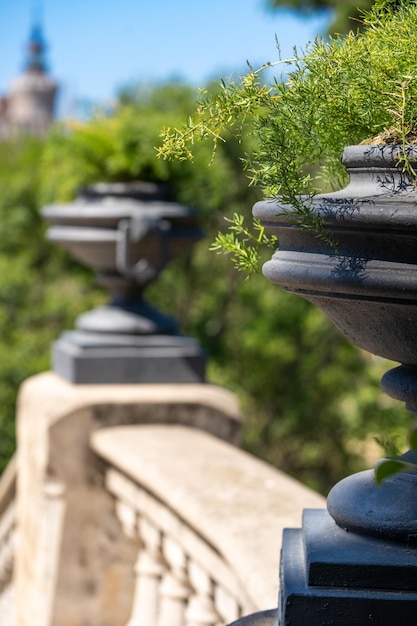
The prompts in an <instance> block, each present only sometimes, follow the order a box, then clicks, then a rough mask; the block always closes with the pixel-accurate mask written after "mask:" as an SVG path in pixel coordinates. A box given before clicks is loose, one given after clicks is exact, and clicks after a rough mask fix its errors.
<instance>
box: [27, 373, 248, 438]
mask: <svg viewBox="0 0 417 626" xmlns="http://www.w3.org/2000/svg"><path fill="white" fill-rule="evenodd" d="M128 405H130V406H136V407H138V406H141V407H146V406H155V405H160V406H169V407H171V410H170V415H172V417H171V418H169V419H171V421H172V422H175V421H176V420H180V423H184V424H188V423H190V422H192V424H193V425H194V426H195V427H196V428H201V429H202V430H207V431H208V432H211V433H213V434H215V435H216V436H218V437H220V438H224V439H226V440H228V441H230V442H231V443H235V444H238V442H239V438H240V422H241V416H240V409H239V405H238V402H237V399H236V396H235V394H234V393H232V392H231V391H229V390H227V389H224V388H223V387H219V386H217V385H211V384H208V383H201V384H200V383H193V384H189V383H175V384H173V383H163V384H131V385H119V384H112V385H110V384H109V385H74V384H72V383H70V382H67V381H66V380H64V379H63V378H62V377H61V376H59V375H57V374H55V373H54V372H44V373H42V374H38V375H36V376H32V377H31V378H29V379H28V380H26V381H25V382H24V383H23V385H22V387H21V389H20V394H19V408H20V412H21V413H24V414H25V422H24V426H23V428H25V429H27V428H28V422H33V421H34V418H35V416H36V421H37V422H39V421H40V420H42V421H43V422H44V423H47V424H49V425H52V424H53V423H56V422H58V421H59V420H60V419H61V418H62V417H66V416H68V415H69V414H70V413H73V412H75V411H77V410H79V409H83V410H84V409H86V408H88V407H95V408H94V412H95V414H96V415H97V417H98V421H100V416H99V412H100V410H99V407H100V406H101V407H104V408H106V407H109V406H125V407H127V406H128ZM176 406H177V407H178V410H177V411H175V410H173V408H175V407H176ZM186 406H189V407H192V408H195V407H201V408H202V409H203V408H204V407H206V408H207V409H208V410H209V411H210V415H209V417H207V415H203V414H201V415H200V416H199V413H198V411H197V412H196V411H193V414H192V416H191V417H189V416H188V415H187V412H186V411H185V409H184V407H186ZM216 414H217V417H216ZM32 416H33V419H32ZM162 419H163V421H165V420H166V419H167V417H166V415H164V416H163V418H162ZM149 420H150V421H151V422H158V421H160V420H159V419H158V416H157V414H156V413H155V412H153V413H152V415H151V414H149ZM124 421H126V420H124ZM127 421H129V420H127ZM130 421H135V422H137V421H141V419H140V420H138V419H136V417H134V418H132V420H130ZM35 429H36V430H38V427H35Z"/></svg>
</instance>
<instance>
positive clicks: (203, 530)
mask: <svg viewBox="0 0 417 626" xmlns="http://www.w3.org/2000/svg"><path fill="white" fill-rule="evenodd" d="M91 444H92V447H93V449H94V450H95V451H96V453H98V454H99V455H100V456H101V457H103V458H104V459H105V460H106V461H107V462H108V463H109V464H110V465H112V466H113V467H116V468H117V469H118V470H120V471H122V472H123V473H124V474H125V475H127V476H128V477H130V478H131V479H133V480H134V481H135V482H136V483H138V484H140V485H141V486H143V488H145V489H146V490H148V491H149V492H151V493H152V494H154V496H155V497H157V498H158V499H159V500H161V501H162V502H164V503H165V505H166V506H167V507H169V508H170V509H171V510H172V511H173V512H174V513H175V515H177V516H178V517H179V518H180V519H182V520H183V521H185V522H186V523H187V524H188V525H189V526H190V527H191V528H193V529H194V530H195V531H196V532H198V534H199V535H200V536H201V537H202V538H203V539H204V540H205V541H206V542H207V543H209V544H210V545H211V546H212V547H213V548H214V549H215V550H216V551H217V552H218V553H219V555H220V556H221V557H222V559H224V560H225V561H226V563H228V564H229V566H230V567H231V568H232V569H233V571H234V572H235V573H236V577H237V578H238V579H239V582H240V584H241V585H242V588H243V589H245V590H247V593H248V594H249V596H250V597H251V599H252V602H253V605H254V606H255V607H259V608H260V609H268V608H271V607H274V606H276V603H277V594H278V563H279V554H280V548H281V534H282V529H283V528H284V527H288V526H290V527H293V526H299V525H300V521H301V510H302V509H303V508H305V507H308V508H317V507H319V508H322V507H323V505H324V499H323V498H322V497H321V496H319V495H318V494H316V493H314V492H313V491H312V490H310V489H308V488H307V487H305V486H303V485H301V484H300V483H299V482H297V481H296V480H294V479H292V478H290V477H289V476H287V475H285V474H283V473H282V472H280V471H278V470H276V469H275V468H273V467H272V466H270V465H268V464H266V463H264V462H263V461H260V460H259V459H256V458H255V457H253V456H251V455H249V454H247V453H245V452H243V451H242V450H239V449H237V448H235V447H233V446H230V445H229V444H227V443H225V442H223V441H220V440H219V439H217V438H214V437H212V436H211V435H209V434H207V433H205V432H201V431H198V430H195V429H192V428H187V427H183V426H166V425H155V426H154V425H152V426H149V425H145V426H143V425H140V426H119V427H114V428H105V429H101V430H97V431H96V432H94V433H93V435H92V438H91Z"/></svg>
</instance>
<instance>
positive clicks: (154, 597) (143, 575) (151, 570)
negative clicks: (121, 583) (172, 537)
mask: <svg viewBox="0 0 417 626" xmlns="http://www.w3.org/2000/svg"><path fill="white" fill-rule="evenodd" d="M138 527H139V533H140V539H141V542H142V548H141V549H140V551H139V556H138V559H137V561H136V564H135V574H136V586H135V596H134V599H133V608H132V615H131V616H130V619H129V621H128V623H127V625H126V626H157V620H158V608H159V591H160V590H159V587H160V581H161V577H162V575H163V573H164V570H165V564H164V561H163V558H162V551H161V533H160V532H159V530H158V529H157V528H155V527H154V526H153V525H152V524H150V523H149V522H148V521H147V520H145V519H140V520H139V525H138ZM168 623H169V622H167V624H168Z"/></svg>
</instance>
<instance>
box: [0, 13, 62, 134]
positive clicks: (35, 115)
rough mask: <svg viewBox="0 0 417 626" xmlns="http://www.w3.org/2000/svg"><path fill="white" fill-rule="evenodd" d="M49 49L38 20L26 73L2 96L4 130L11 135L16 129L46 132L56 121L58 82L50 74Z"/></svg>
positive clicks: (27, 57)
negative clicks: (48, 69)
mask: <svg viewBox="0 0 417 626" xmlns="http://www.w3.org/2000/svg"><path fill="white" fill-rule="evenodd" d="M45 51H46V45H45V40H44V38H43V33H42V28H41V26H40V24H39V23H36V24H34V26H33V28H32V31H31V33H30V37H29V41H28V44H27V52H26V59H25V64H24V69H23V73H22V74H21V75H20V76H18V77H17V78H15V79H14V80H13V81H12V83H11V86H10V92H9V94H8V95H7V96H6V97H3V98H2V103H1V104H2V106H1V107H0V116H2V117H3V125H2V124H0V130H1V128H2V127H3V129H4V128H6V131H7V132H6V134H7V135H12V134H14V133H15V132H16V131H17V132H19V131H23V132H26V133H30V134H35V135H43V134H44V133H45V132H46V131H47V130H48V128H49V126H50V125H51V123H52V122H53V119H54V108H55V99H56V94H57V89H58V85H57V83H56V82H55V81H54V80H52V79H51V78H50V77H49V76H48V75H47V67H46V63H45ZM2 113H3V115H2ZM3 134H4V130H3Z"/></svg>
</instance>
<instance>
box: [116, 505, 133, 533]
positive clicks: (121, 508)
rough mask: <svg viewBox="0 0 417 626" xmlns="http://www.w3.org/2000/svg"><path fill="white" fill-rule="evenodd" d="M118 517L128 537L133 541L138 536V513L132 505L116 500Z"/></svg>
mask: <svg viewBox="0 0 417 626" xmlns="http://www.w3.org/2000/svg"><path fill="white" fill-rule="evenodd" d="M116 516H117V519H118V520H119V522H120V523H121V525H122V528H123V532H124V533H125V535H126V537H129V538H130V539H133V538H134V537H136V535H137V527H136V521H137V520H136V512H135V510H134V509H133V507H132V506H131V505H130V504H127V503H126V502H124V501H123V500H116Z"/></svg>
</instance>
